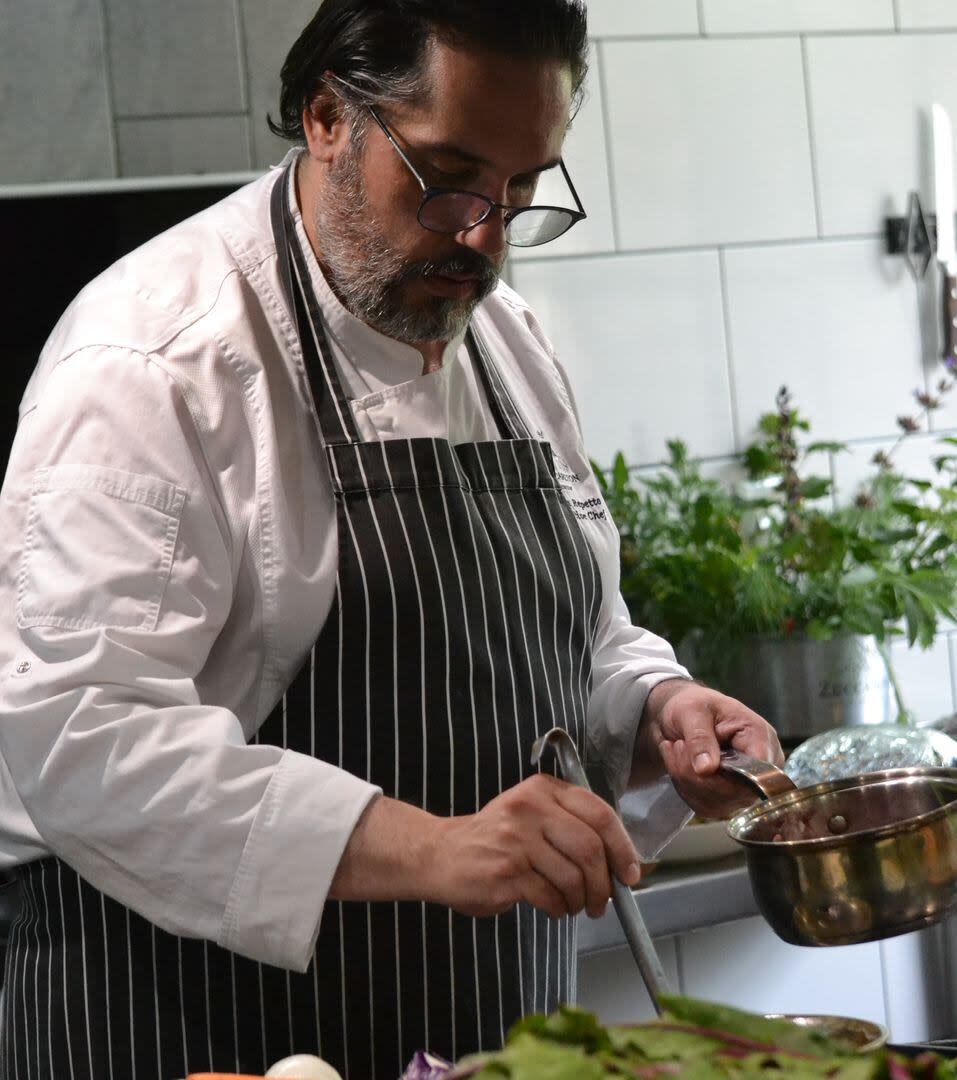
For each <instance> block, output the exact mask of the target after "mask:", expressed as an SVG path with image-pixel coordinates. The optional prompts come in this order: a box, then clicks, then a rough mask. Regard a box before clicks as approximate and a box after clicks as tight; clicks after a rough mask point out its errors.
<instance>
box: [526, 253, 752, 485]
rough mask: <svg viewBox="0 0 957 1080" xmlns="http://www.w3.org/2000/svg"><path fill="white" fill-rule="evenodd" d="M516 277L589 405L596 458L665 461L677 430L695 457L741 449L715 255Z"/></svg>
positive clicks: (606, 262) (566, 266) (542, 265)
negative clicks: (733, 416)
mask: <svg viewBox="0 0 957 1080" xmlns="http://www.w3.org/2000/svg"><path fill="white" fill-rule="evenodd" d="M512 276H513V279H514V283H515V287H516V288H517V289H518V291H519V292H520V293H521V294H522V295H523V296H525V298H526V299H527V300H528V301H529V302H530V303H531V304H532V306H533V307H534V309H535V311H536V312H537V314H538V316H539V318H540V319H541V321H542V323H543V325H544V326H546V327H547V332H548V334H549V335H550V336H551V338H552V340H553V341H554V343H555V345H556V347H557V349H558V351H559V355H560V356H561V358H562V362H563V363H564V365H565V366H566V368H567V369H568V371H569V374H570V377H571V380H572V385H573V387H575V391H576V393H577V394H578V395H579V396H580V397H581V399H582V400H583V401H585V402H586V403H587V405H586V412H585V415H584V418H583V423H584V430H585V445H586V447H587V448H588V450H589V453H590V454H591V455H592V457H593V458H595V459H596V460H597V461H599V462H600V463H601V464H608V463H610V462H611V460H612V458H613V456H614V454H615V452H616V451H618V450H622V451H624V453H625V454H626V456H627V457H628V458H629V459H630V460H631V461H632V462H634V463H636V464H641V463H647V462H653V461H660V460H662V458H663V457H664V454H665V440H666V439H669V438H672V437H673V436H675V435H677V434H683V435H684V436H685V438H686V440H687V442H688V444H689V445H690V447H691V449H692V452H693V453H695V454H700V455H708V456H717V455H720V454H727V453H729V452H731V451H733V449H734V438H733V433H732V427H731V408H730V392H729V386H728V366H727V361H726V357H725V348H724V326H723V321H722V313H721V286H720V279H719V273H718V259H717V256H716V255H715V253H714V252H708V253H681V254H667V255H643V256H642V255H633V256H628V257H619V258H616V259H613V260H612V259H601V258H599V259H580V260H575V259H572V260H566V259H562V260H559V261H557V262H538V263H528V262H526V263H517V264H516V265H515V266H514V267H513V269H512Z"/></svg>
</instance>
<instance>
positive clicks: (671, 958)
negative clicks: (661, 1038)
mask: <svg viewBox="0 0 957 1080" xmlns="http://www.w3.org/2000/svg"><path fill="white" fill-rule="evenodd" d="M655 948H656V950H657V952H658V956H659V957H660V958H661V966H662V967H663V968H664V972H665V975H666V976H667V978H668V981H669V982H670V984H671V985H672V986H675V987H677V986H678V962H677V957H676V954H675V943H674V940H673V939H671V938H661V939H659V940H657V941H656V942H655ZM578 1004H579V1005H580V1006H581V1007H582V1008H583V1009H587V1010H588V1011H589V1012H593V1013H595V1015H596V1016H597V1017H598V1018H599V1019H600V1020H601V1021H602V1023H604V1024H634V1023H637V1022H639V1021H641V1020H651V1019H653V1018H654V1016H655V1010H654V1006H653V1005H652V1004H651V998H650V997H649V996H648V991H647V990H646V989H645V985H644V983H643V982H642V981H641V975H640V974H639V971H638V967H637V965H636V964H635V958H634V957H633V956H632V955H631V950H630V949H608V950H606V951H604V952H598V953H590V954H589V955H587V956H582V957H581V958H580V960H579V962H578Z"/></svg>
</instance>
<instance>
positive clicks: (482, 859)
mask: <svg viewBox="0 0 957 1080" xmlns="http://www.w3.org/2000/svg"><path fill="white" fill-rule="evenodd" d="M609 864H611V867H612V868H613V870H614V873H615V874H616V875H617V876H618V877H619V878H620V879H621V880H622V881H624V882H625V884H627V885H637V883H638V880H639V878H640V877H641V872H640V869H639V866H638V855H637V853H636V852H635V848H634V845H633V844H632V842H631V840H630V838H629V836H628V834H627V833H626V832H625V829H624V826H623V825H622V823H621V821H620V820H619V818H618V816H617V815H616V814H615V812H614V811H613V810H612V808H611V807H610V806H609V805H608V804H607V803H606V802H605V801H604V800H603V799H600V798H599V797H598V796H597V795H594V794H592V793H591V792H590V791H585V790H584V789H583V788H579V787H575V786H574V785H572V784H568V783H566V782H565V781H564V780H557V779H555V777H553V776H549V775H548V774H545V773H543V774H540V775H536V776H532V777H529V779H527V780H525V781H523V782H522V783H521V784H518V785H516V786H515V787H513V788H510V789H509V790H508V791H505V792H503V793H502V794H501V795H499V796H498V797H497V798H495V799H493V800H492V801H491V802H490V803H488V805H487V806H484V807H483V808H482V809H481V810H480V811H479V812H478V813H477V814H465V815H462V816H459V817H451V818H441V817H436V816H435V815H433V814H427V813H426V812H425V811H424V810H419V809H418V808H416V807H413V806H409V805H407V804H405V803H401V802H396V801H395V800H394V799H388V798H385V797H379V798H377V799H375V800H373V802H372V803H371V804H370V805H369V807H368V808H367V809H366V812H365V813H364V814H363V815H362V817H361V818H360V820H359V823H358V824H357V826H356V828H355V830H354V831H353V833H352V836H351V838H350V840H349V843H348V844H347V846H346V850H345V852H344V853H343V856H342V859H341V861H340V863H339V867H338V869H337V871H336V875H335V877H334V879H333V882H332V887H331V889H330V891H329V896H330V897H331V898H332V899H337V900H427V901H431V902H434V903H437V904H443V905H445V906H446V907H450V908H452V909H454V910H455V911H458V912H460V913H461V914H463V915H474V916H487V915H497V914H500V913H502V912H504V911H508V910H509V908H511V907H513V906H514V905H515V904H517V903H518V902H519V901H520V900H527V901H528V903H530V904H532V905H533V906H534V907H537V908H540V909H541V910H542V911H546V912H547V913H548V914H549V915H551V916H552V917H553V918H560V917H561V916H563V915H573V914H577V913H578V912H580V911H587V912H588V914H589V915H591V916H592V917H596V918H597V917H598V916H599V915H601V914H602V913H603V912H604V910H605V907H606V905H607V903H608V898H609V897H610V896H611V891H612V888H611V878H610V876H609Z"/></svg>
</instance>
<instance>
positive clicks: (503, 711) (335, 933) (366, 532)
mask: <svg viewBox="0 0 957 1080" xmlns="http://www.w3.org/2000/svg"><path fill="white" fill-rule="evenodd" d="M285 193H286V182H284V181H283V180H280V181H279V182H278V183H277V184H276V188H275V190H274V193H273V204H272V212H273V225H274V231H275V233H276V242H277V245H278V248H279V254H280V265H281V268H282V271H283V278H284V285H285V289H286V292H287V298H288V300H289V302H290V304H291V306H292V309H293V310H294V312H295V315H296V321H297V325H298V331H299V336H300V340H301V343H302V347H303V352H304V356H305V358H306V364H307V370H308V373H309V378H310V383H311V389H312V395H313V399H314V402H315V407H316V412H317V415H318V422H319V428H320V431H321V435H322V439H323V442H324V444H325V454H326V462H325V465H326V466H327V467H328V469H329V471H330V475H331V478H332V484H333V489H334V493H335V501H336V510H337V523H338V539H339V566H338V577H337V582H336V595H335V600H334V603H333V606H332V609H331V611H330V614H329V617H328V619H327V621H326V623H325V625H324V627H323V629H322V632H321V633H320V635H319V638H318V640H317V641H316V643H315V645H314V646H313V648H312V650H311V653H310V656H309V657H308V659H307V661H306V663H305V665H304V666H303V668H302V669H301V671H300V672H299V674H298V675H297V676H296V677H295V679H294V680H293V682H292V683H291V685H290V686H289V688H288V689H287V691H286V693H285V695H284V697H283V699H282V701H281V702H280V704H279V705H278V706H277V707H276V709H275V710H274V711H273V713H272V714H271V715H270V716H269V717H268V719H267V720H266V722H265V723H264V724H263V726H262V728H261V729H260V731H259V732H258V734H257V736H256V739H257V741H260V742H266V743H271V744H276V745H280V746H284V747H288V748H291V749H293V750H297V751H299V752H302V753H307V754H312V755H314V756H316V757H319V758H321V759H323V760H325V761H329V762H334V763H335V764H336V765H338V766H340V767H342V768H343V769H346V770H348V771H349V772H351V773H353V774H355V775H356V776H361V777H363V778H365V779H366V780H368V781H370V782H372V783H374V784H378V785H380V786H381V787H382V788H383V790H384V792H385V793H386V794H387V795H389V796H392V797H394V798H397V799H403V800H405V801H407V802H409V803H413V804H415V805H417V806H421V807H424V808H425V809H426V810H429V811H431V812H433V813H435V814H441V815H449V814H469V813H474V812H475V811H477V810H478V809H479V808H480V807H481V806H483V805H484V804H485V803H487V802H488V801H489V800H490V799H492V798H493V797H494V796H496V795H497V794H499V793H500V792H501V791H503V790H505V789H506V788H509V787H511V786H512V785H514V784H517V783H519V782H520V781H521V780H523V779H525V778H526V777H527V776H529V775H530V772H531V769H530V766H529V751H530V748H531V745H532V742H533V741H534V739H535V738H536V737H537V736H538V735H540V734H542V733H543V732H545V731H547V730H548V729H549V728H551V727H553V726H555V725H560V726H562V727H564V728H566V729H567V730H568V731H569V732H571V733H572V735H573V736H574V738H575V739H576V741H577V743H578V745H579V748H580V749H582V744H583V740H584V730H585V714H586V708H587V702H588V697H589V691H590V682H591V675H590V672H591V645H592V640H593V636H594V633H595V628H596V625H597V619H598V610H599V606H600V591H601V589H600V580H599V573H598V568H597V564H596V562H595V559H594V556H593V554H592V551H591V548H590V546H589V545H588V543H587V542H586V541H585V539H584V537H583V535H582V532H581V530H580V528H579V526H578V524H577V522H576V519H575V517H574V516H573V514H572V513H571V512H570V510H569V508H568V507H567V505H566V502H565V499H564V497H563V495H562V493H561V490H560V488H559V485H558V483H557V481H556V477H555V469H554V466H553V461H552V455H551V450H550V447H549V446H548V444H546V443H543V442H539V441H536V440H534V439H533V438H531V437H530V434H529V430H528V428H527V427H526V425H525V423H524V421H523V419H522V417H521V415H520V413H519V412H518V410H517V408H516V407H515V405H514V403H513V401H512V398H511V396H510V394H509V392H508V390H507V388H506V386H505V383H504V381H503V379H502V377H501V375H500V374H499V372H498V371H497V369H496V366H495V364H494V363H493V362H492V360H491V358H490V357H489V356H488V355H487V354H486V352H485V349H484V347H483V345H482V343H481V342H479V341H478V340H477V338H475V337H474V336H473V335H471V334H470V336H469V346H470V352H471V356H472V361H473V363H474V364H475V366H476V369H477V371H478V373H479V374H480V377H481V382H482V384H483V385H484V388H485V391H486V393H487V395H488V399H489V403H490V405H491V407H492V409H493V412H494V415H495V418H496V423H497V424H498V427H499V431H500V432H501V433H502V436H503V438H502V440H501V441H493V442H484V443H466V444H462V445H458V446H452V445H451V444H450V443H449V442H448V441H446V440H443V439H433V438H415V439H395V440H387V441H376V442H362V441H360V438H359V433H358V430H357V428H356V425H355V421H354V419H353V416H352V412H351V410H350V408H349V405H348V402H347V400H346V397H345V395H344V393H343V389H342V386H341V384H340V381H339V378H338V375H337V373H336V368H335V363H334V361H333V358H332V354H331V351H330V348H329V345H328V342H327V339H326V335H325V330H324V326H323V321H322V317H321V315H320V312H319V306H318V303H317V302H316V299H315V296H314V294H313V292H312V288H311V285H310V283H309V279H308V272H307V269H306V261H305V258H304V256H303V253H302V250H301V248H300V247H299V244H298V241H297V239H296V234H295V231H294V228H293V223H292V220H291V215H290V212H289V208H288V203H287V199H286V198H285ZM21 884H22V890H23V897H24V902H23V906H22V910H21V912H20V915H19V918H18V919H17V921H16V923H15V925H14V927H13V930H12V934H11V941H10V947H9V950H8V957H7V965H6V979H5V986H4V1009H3V1026H2V1032H0V1038H2V1051H0V1062H2V1068H3V1072H2V1076H0V1080H68V1078H69V1080H131V1078H132V1080H147V1078H148V1080H171V1078H175V1077H183V1076H185V1075H186V1074H187V1073H188V1072H191V1071H192V1072H197V1071H205V1070H220V1071H236V1072H245V1073H262V1072H264V1071H265V1070H266V1068H267V1067H268V1065H269V1064H270V1063H271V1062H274V1061H276V1060H277V1059H279V1058H282V1057H284V1056H287V1055H289V1054H291V1053H294V1052H295V1053H318V1054H320V1055H321V1056H322V1057H324V1058H326V1059H327V1060H328V1061H330V1062H331V1063H332V1064H334V1065H335V1066H336V1068H338V1069H339V1070H340V1072H342V1074H343V1075H344V1076H346V1077H348V1078H351V1080H396V1078H397V1077H398V1076H399V1075H400V1074H401V1072H402V1070H403V1069H404V1066H405V1064H406V1063H407V1062H408V1060H409V1059H410V1058H411V1056H412V1055H413V1053H414V1051H415V1050H416V1049H419V1048H424V1047H428V1048H431V1049H433V1050H434V1051H436V1052H437V1053H440V1054H443V1055H445V1056H447V1057H450V1058H453V1059H454V1058H457V1057H459V1056H461V1055H463V1054H465V1053H470V1052H473V1051H476V1050H479V1049H483V1048H484V1049H489V1048H495V1047H497V1046H499V1045H500V1044H501V1042H502V1040H503V1037H504V1035H505V1033H506V1032H507V1030H508V1028H509V1026H510V1025H511V1023H512V1022H513V1021H515V1020H516V1019H518V1018H519V1017H520V1016H522V1015H524V1014H526V1013H528V1012H532V1011H550V1010H552V1009H554V1008H555V1007H556V1006H557V1004H558V1003H559V1002H561V1001H563V1000H570V999H573V998H574V996H575V989H574V962H575V943H574V920H572V919H563V920H561V921H554V920H551V919H549V918H547V917H546V916H545V915H543V914H542V913H540V912H536V911H534V910H533V909H532V908H530V907H529V906H527V905H520V906H519V907H517V908H515V909H514V910H512V911H510V912H508V913H507V914H504V915H500V916H498V917H496V918H489V919H472V918H467V917H464V916H460V915H457V914H454V913H452V912H450V911H448V910H446V909H444V908H441V907H438V906H435V905H431V904H424V903H408V902H405V903H376V904H360V903H334V902H329V903H328V904H327V905H326V907H325V911H324V913H323V918H322V927H321V932H320V935H319V941H318V947H317V955H316V959H315V962H314V963H313V964H312V966H311V968H310V970H309V971H308V972H307V973H306V974H303V975H300V974H293V973H290V972H287V971H284V970H281V969H279V968H275V967H271V966H268V965H263V964H258V963H255V962H253V961H250V960H248V959H245V958H242V957H239V956H236V955H234V954H232V953H229V952H226V951H225V950H223V949H220V948H219V947H217V946H215V945H213V944H211V943H209V942H203V941H197V940H191V939H183V938H177V937H174V936H172V935H170V934H167V933H166V932H164V931H161V930H159V929H157V928H156V927H155V926H153V925H152V924H151V923H149V922H147V921H146V920H144V919H143V918H141V917H140V916H138V915H136V914H135V913H133V912H131V911H129V910H127V909H126V908H124V907H122V906H121V905H120V904H118V903H116V902H115V901H113V900H111V899H109V898H108V897H106V896H104V895H103V894H102V893H100V892H98V891H97V890H96V889H94V888H93V887H92V886H90V885H89V884H88V883H86V882H85V881H83V880H82V879H81V878H80V877H79V876H78V875H77V874H76V873H75V872H74V871H73V870H71V869H70V868H69V867H68V866H66V865H65V864H64V863H63V862H61V861H60V860H58V859H45V860H42V861H40V862H36V863H32V864H30V865H29V866H27V867H25V868H24V869H23V871H22V882H21Z"/></svg>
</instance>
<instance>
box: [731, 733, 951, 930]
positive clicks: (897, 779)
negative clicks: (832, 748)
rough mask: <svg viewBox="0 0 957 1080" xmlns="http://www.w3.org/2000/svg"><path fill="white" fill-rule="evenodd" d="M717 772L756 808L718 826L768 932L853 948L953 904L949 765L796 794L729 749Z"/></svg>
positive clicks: (932, 919)
mask: <svg viewBox="0 0 957 1080" xmlns="http://www.w3.org/2000/svg"><path fill="white" fill-rule="evenodd" d="M721 764H722V768H723V769H725V770H728V771H731V772H734V773H737V774H739V775H741V776H743V777H745V778H746V779H747V780H748V781H749V782H750V783H751V784H752V785H753V786H754V787H755V788H757V790H758V791H759V792H760V793H761V795H762V798H763V799H764V800H766V801H762V802H759V803H757V804H756V805H754V806H752V807H750V808H749V809H747V810H744V811H742V812H741V813H739V814H737V815H736V816H735V817H733V818H732V819H731V821H730V822H729V823H728V834H729V835H730V836H731V837H732V838H733V839H734V840H736V841H737V842H738V843H739V844H741V846H742V847H743V848H744V849H745V853H746V856H747V865H748V874H749V876H750V879H751V887H752V890H753V892H754V897H755V900H756V901H757V905H758V907H759V909H760V911H761V914H762V915H763V916H764V917H765V919H766V920H767V921H768V923H769V925H770V926H771V928H772V929H773V930H774V932H775V933H776V934H777V935H778V936H779V937H781V938H783V939H784V940H785V941H788V942H791V943H792V944H794V945H853V944H856V943H858V942H862V941H876V940H879V939H881V938H887V937H893V936H894V935H896V934H905V933H908V932H909V931H911V930H919V929H921V928H922V927H925V926H930V925H931V924H932V923H936V922H939V921H940V920H941V919H943V918H944V917H945V916H946V915H948V914H950V913H951V912H952V911H953V910H954V909H955V908H957V770H955V769H940V768H929V767H927V768H914V769H890V770H888V771H886V772H875V773H865V774H864V775H862V776H854V777H850V778H848V779H844V780H833V781H830V782H828V783H823V784H816V785H815V786H814V787H808V788H796V787H795V786H794V784H793V783H792V781H791V780H790V778H789V777H788V776H787V775H786V774H785V773H784V772H782V771H781V770H780V769H777V768H775V767H774V766H773V765H769V764H768V763H767V762H761V761H756V760H755V759H753V758H748V757H746V756H745V755H743V754H739V753H738V752H737V751H725V752H724V753H723V754H722V761H721Z"/></svg>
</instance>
